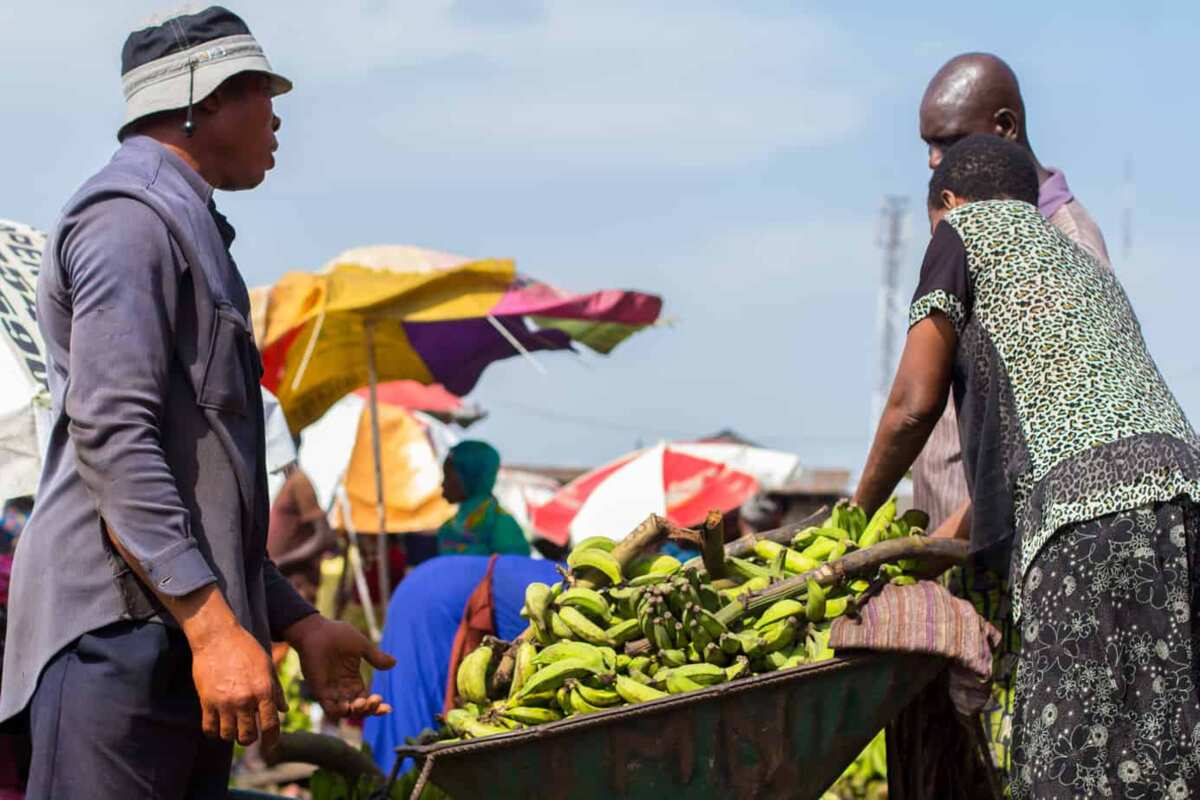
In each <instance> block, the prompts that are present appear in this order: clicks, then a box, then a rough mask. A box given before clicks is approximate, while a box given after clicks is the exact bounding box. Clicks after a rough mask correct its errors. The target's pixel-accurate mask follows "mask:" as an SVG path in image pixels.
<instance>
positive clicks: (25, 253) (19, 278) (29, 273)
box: [0, 220, 50, 500]
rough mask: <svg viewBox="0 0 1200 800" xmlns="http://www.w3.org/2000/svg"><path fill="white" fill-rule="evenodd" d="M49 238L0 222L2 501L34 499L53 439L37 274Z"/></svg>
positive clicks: (39, 233) (0, 474)
mask: <svg viewBox="0 0 1200 800" xmlns="http://www.w3.org/2000/svg"><path fill="white" fill-rule="evenodd" d="M45 242H46V237H45V235H44V234H43V233H41V232H40V231H37V230H35V229H33V228H30V227H29V226H27V225H21V224H20V223H17V222H8V221H6V220H0V500H4V499H7V498H10V497H20V496H22V495H31V494H33V493H34V492H35V491H36V490H37V482H38V477H39V475H40V474H41V471H42V453H43V452H44V450H45V448H46V443H47V441H48V439H49V436H50V389H49V387H48V386H47V384H46V349H45V346H44V345H43V343H42V335H41V333H40V332H39V331H38V327H37V312H36V308H37V275H38V267H39V265H40V264H41V261H42V247H43V246H44V245H45Z"/></svg>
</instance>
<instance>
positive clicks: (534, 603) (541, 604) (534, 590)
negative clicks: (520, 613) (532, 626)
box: [524, 581, 550, 628]
mask: <svg viewBox="0 0 1200 800" xmlns="http://www.w3.org/2000/svg"><path fill="white" fill-rule="evenodd" d="M524 610H525V613H526V617H527V618H528V619H529V621H530V622H534V623H537V624H539V625H541V626H542V627H543V628H545V627H547V626H548V622H549V619H548V618H547V612H548V611H549V610H550V587H549V586H547V585H546V584H544V583H538V582H536V581H535V582H534V583H531V584H529V585H528V586H526V587H525V608H524Z"/></svg>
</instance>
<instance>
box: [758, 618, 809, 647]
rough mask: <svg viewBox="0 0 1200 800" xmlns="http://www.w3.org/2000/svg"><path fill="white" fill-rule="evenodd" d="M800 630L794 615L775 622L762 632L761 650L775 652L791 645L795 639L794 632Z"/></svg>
mask: <svg viewBox="0 0 1200 800" xmlns="http://www.w3.org/2000/svg"><path fill="white" fill-rule="evenodd" d="M798 630H800V622H799V621H798V620H797V619H796V618H795V617H788V618H787V619H783V620H780V621H779V622H776V623H775V624H774V625H772V626H771V627H769V628H767V629H766V630H764V631H763V633H762V639H763V652H764V653H775V652H778V651H780V650H782V649H784V648H785V647H788V646H789V645H791V643H792V642H794V641H795V640H796V632H797V631H798Z"/></svg>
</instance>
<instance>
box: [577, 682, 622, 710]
mask: <svg viewBox="0 0 1200 800" xmlns="http://www.w3.org/2000/svg"><path fill="white" fill-rule="evenodd" d="M574 691H576V692H579V695H580V697H582V698H583V699H584V700H586V701H587V702H588V703H590V704H592V705H593V706H599V707H600V708H607V707H608V706H615V705H618V704H620V702H621V695H619V694H617V692H616V691H614V690H612V689H596V688H593V687H591V686H588V685H587V684H586V683H583V682H582V681H580V682H579V683H577V684H575V687H574ZM572 699H573V698H572Z"/></svg>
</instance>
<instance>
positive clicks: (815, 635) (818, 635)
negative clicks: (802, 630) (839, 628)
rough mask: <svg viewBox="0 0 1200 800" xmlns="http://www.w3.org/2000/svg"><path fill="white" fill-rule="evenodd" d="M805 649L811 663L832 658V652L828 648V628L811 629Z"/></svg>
mask: <svg viewBox="0 0 1200 800" xmlns="http://www.w3.org/2000/svg"><path fill="white" fill-rule="evenodd" d="M805 647H806V650H807V652H808V660H809V661H811V662H816V661H827V660H828V659H831V658H833V655H834V653H833V650H832V649H831V648H830V647H829V628H827V627H825V628H813V629H812V630H811V631H810V632H809V634H808V640H807V642H806V643H805Z"/></svg>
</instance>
